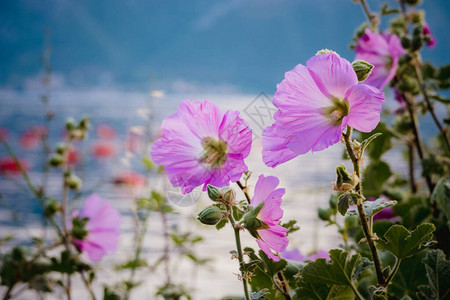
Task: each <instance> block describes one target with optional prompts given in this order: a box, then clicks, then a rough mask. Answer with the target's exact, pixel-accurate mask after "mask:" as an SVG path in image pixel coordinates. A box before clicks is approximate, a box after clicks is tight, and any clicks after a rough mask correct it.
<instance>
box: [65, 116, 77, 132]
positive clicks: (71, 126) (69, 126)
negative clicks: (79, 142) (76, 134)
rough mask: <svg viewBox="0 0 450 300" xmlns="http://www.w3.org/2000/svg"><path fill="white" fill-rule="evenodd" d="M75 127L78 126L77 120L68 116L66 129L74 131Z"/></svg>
mask: <svg viewBox="0 0 450 300" xmlns="http://www.w3.org/2000/svg"><path fill="white" fill-rule="evenodd" d="M75 127H77V126H76V125H75V120H74V119H73V118H68V119H67V120H66V129H67V131H72V130H74V129H75Z"/></svg>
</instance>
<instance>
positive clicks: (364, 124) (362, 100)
mask: <svg viewBox="0 0 450 300" xmlns="http://www.w3.org/2000/svg"><path fill="white" fill-rule="evenodd" d="M346 98H347V100H348V102H349V105H350V111H349V115H348V125H349V126H351V127H353V128H355V129H357V130H359V131H362V132H370V131H372V130H374V129H375V127H376V126H377V125H378V123H379V122H380V112H381V105H382V104H383V102H384V94H383V93H382V92H380V91H379V90H378V89H376V88H374V87H372V86H369V85H366V84H360V85H356V86H354V87H353V88H351V89H350V90H349V91H348V93H347V95H346Z"/></svg>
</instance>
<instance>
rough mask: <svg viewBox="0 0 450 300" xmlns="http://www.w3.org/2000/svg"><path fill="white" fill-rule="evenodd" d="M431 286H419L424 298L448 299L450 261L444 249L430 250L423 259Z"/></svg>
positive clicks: (420, 293) (419, 294)
mask: <svg viewBox="0 0 450 300" xmlns="http://www.w3.org/2000/svg"><path fill="white" fill-rule="evenodd" d="M423 263H424V264H425V270H426V271H427V277H428V282H429V286H423V285H422V286H419V293H417V294H418V296H419V297H421V298H422V299H442V300H443V299H448V298H449V297H450V281H449V279H450V261H448V260H446V259H445V254H444V252H443V251H442V250H440V249H439V250H430V251H428V253H427V255H426V256H425V258H424V259H423Z"/></svg>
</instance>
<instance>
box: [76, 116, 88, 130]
mask: <svg viewBox="0 0 450 300" xmlns="http://www.w3.org/2000/svg"><path fill="white" fill-rule="evenodd" d="M89 120H90V117H87V116H86V117H83V118H82V119H81V120H80V123H78V128H79V129H80V130H89V129H90V128H91V126H90V124H89Z"/></svg>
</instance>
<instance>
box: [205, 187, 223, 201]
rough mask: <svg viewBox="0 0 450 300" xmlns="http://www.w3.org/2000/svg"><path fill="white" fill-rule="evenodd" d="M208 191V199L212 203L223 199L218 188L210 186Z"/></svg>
mask: <svg viewBox="0 0 450 300" xmlns="http://www.w3.org/2000/svg"><path fill="white" fill-rule="evenodd" d="M206 189H207V191H208V197H209V199H211V200H212V201H217V200H218V199H219V198H220V197H221V195H220V191H219V189H218V188H216V187H215V186H212V185H209V184H208V186H207V188H206Z"/></svg>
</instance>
